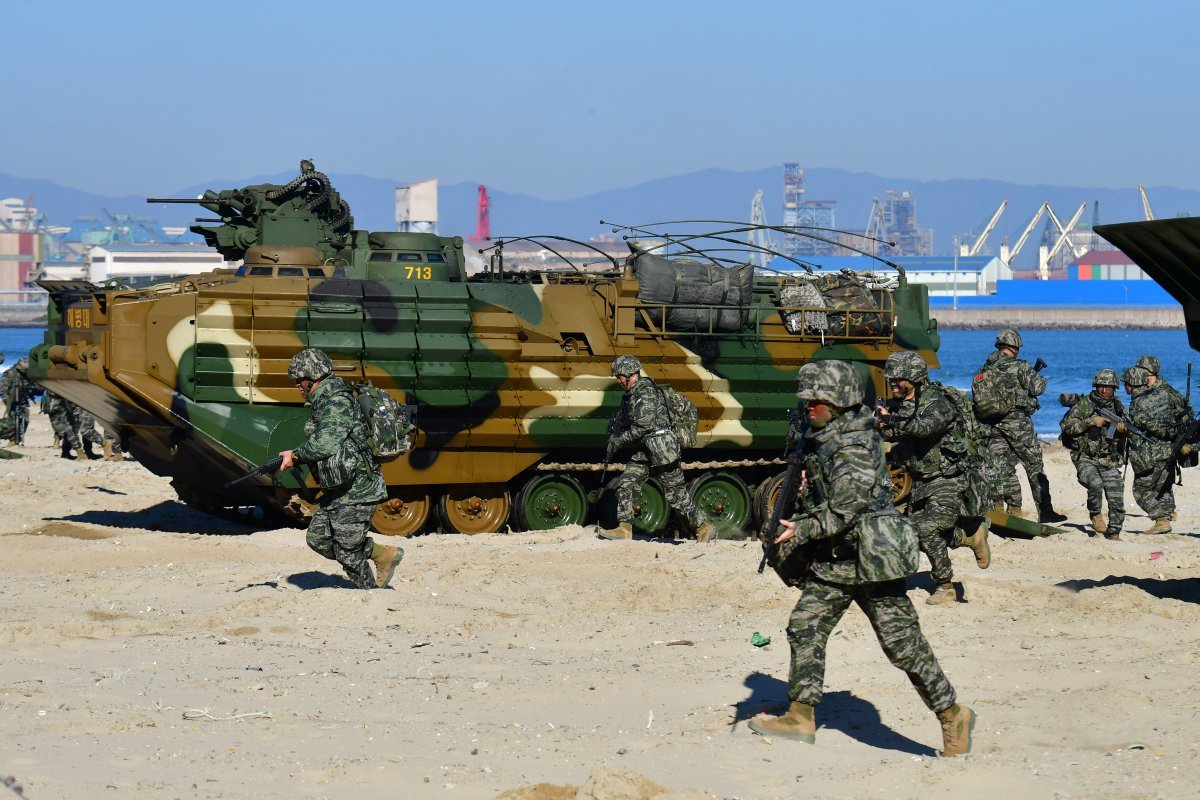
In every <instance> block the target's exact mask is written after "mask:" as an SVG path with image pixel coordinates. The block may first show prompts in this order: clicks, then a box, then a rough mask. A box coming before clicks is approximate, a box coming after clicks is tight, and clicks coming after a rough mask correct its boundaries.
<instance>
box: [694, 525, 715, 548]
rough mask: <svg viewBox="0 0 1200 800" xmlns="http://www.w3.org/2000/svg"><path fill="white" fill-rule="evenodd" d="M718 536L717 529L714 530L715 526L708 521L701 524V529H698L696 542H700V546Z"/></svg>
mask: <svg viewBox="0 0 1200 800" xmlns="http://www.w3.org/2000/svg"><path fill="white" fill-rule="evenodd" d="M716 535H717V529H716V528H714V527H713V524H712V523H711V522H708V521H707V520H706V521H704V522H701V523H700V527H699V528H696V541H697V542H699V543H700V544H704V543H705V542H707V541H709V540H711V539H712V538H713V537H714V536H716Z"/></svg>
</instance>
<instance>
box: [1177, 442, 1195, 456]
mask: <svg viewBox="0 0 1200 800" xmlns="http://www.w3.org/2000/svg"><path fill="white" fill-rule="evenodd" d="M1195 449H1196V448H1195V447H1193V446H1192V445H1190V444H1183V445H1180V446H1179V455H1181V456H1190V455H1191V454H1192V451H1193V450H1195Z"/></svg>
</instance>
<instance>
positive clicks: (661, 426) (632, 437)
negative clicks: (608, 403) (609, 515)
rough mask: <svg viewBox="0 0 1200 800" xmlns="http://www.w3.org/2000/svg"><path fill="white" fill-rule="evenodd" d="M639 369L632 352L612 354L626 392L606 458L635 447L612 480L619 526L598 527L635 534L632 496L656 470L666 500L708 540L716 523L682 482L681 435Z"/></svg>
mask: <svg viewBox="0 0 1200 800" xmlns="http://www.w3.org/2000/svg"><path fill="white" fill-rule="evenodd" d="M641 370H642V363H641V362H640V361H638V360H637V359H636V358H634V357H633V356H617V357H616V358H615V359H613V362H612V374H613V377H614V378H616V381H617V384H618V385H619V386H620V387H621V389H622V390H624V392H625V396H624V397H622V398H621V407H620V408H618V409H617V413H616V415H615V416H614V417H613V425H612V430H611V432H610V434H609V439H608V454H607V459H608V460H609V461H611V460H612V458H613V456H615V455H616V453H617V452H618V451H620V450H623V449H625V448H633V449H634V453H633V455H631V456H630V457H629V461H628V463H626V465H625V471H624V472H622V473H621V475H620V477H618V478H617V479H616V480H615V481H613V491H614V492H615V493H616V496H617V527H615V528H611V529H607V530H601V531H600V537H601V538H602V539H632V538H633V517H634V509H633V498H634V497H636V496H637V493H638V492H639V491H640V490H641V488H642V485H643V484H644V483H645V482H646V479H647V478H649V477H651V476H654V477H655V478H657V479H658V482H659V484H660V485H661V486H662V488H663V494H664V495H665V496H666V499H667V503H669V504H670V506H671V508H672V509H673V510H674V511H675V513H676V514H678V515H679V517H680V519H681V520H682V521H683V522H684V523H685V524H686V525H687V526H688V528H689V531H690V532H694V533H695V535H696V539H697V540H698V541H700V542H707V541H708V540H709V539H711V538H712V536H713V533H714V532H715V529H714V528H713V526H712V523H710V522H709V521H708V520H706V519H705V518H704V515H703V514H702V513H701V512H700V509H698V508H696V502H695V501H694V500H693V499H692V496H691V495H690V494H688V490H687V487H686V486H684V483H683V469H681V468H680V466H679V457H680V447H679V439H678V437H676V435H675V431H674V430H672V429H671V419H670V415H669V414H668V412H667V405H666V402H665V401H664V400H663V396H662V392H660V391H658V388H657V387H656V386H655V384H654V381H653V380H652V379H651V378H650V377H649V376H647V375H642V374H641Z"/></svg>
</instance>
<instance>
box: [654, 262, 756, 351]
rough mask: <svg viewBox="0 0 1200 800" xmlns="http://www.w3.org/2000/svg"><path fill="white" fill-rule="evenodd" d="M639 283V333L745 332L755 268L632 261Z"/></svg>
mask: <svg viewBox="0 0 1200 800" xmlns="http://www.w3.org/2000/svg"><path fill="white" fill-rule="evenodd" d="M631 260H632V261H633V275H634V277H635V278H637V280H638V303H639V304H640V305H641V309H640V313H639V315H638V320H637V324H638V327H640V328H650V327H656V328H659V329H661V330H668V331H680V332H696V333H715V332H721V333H728V332H733V331H740V330H743V329H744V328H745V327H746V321H747V317H748V312H749V306H750V300H751V297H752V295H753V293H754V267H753V266H752V265H750V264H744V265H741V266H734V267H724V266H721V265H719V264H705V263H702V262H700V261H694V260H692V259H687V258H671V259H668V258H665V257H663V256H659V255H655V254H653V253H637V254H636V255H635V256H632V257H631Z"/></svg>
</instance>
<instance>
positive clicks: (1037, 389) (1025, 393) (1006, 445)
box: [973, 328, 1067, 522]
mask: <svg viewBox="0 0 1200 800" xmlns="http://www.w3.org/2000/svg"><path fill="white" fill-rule="evenodd" d="M1020 350H1021V334H1019V333H1017V331H1015V330H1013V329H1012V328H1006V329H1004V330H1002V331H1000V333H999V334H998V335H997V336H996V349H995V351H993V352H992V353H991V355H989V356H988V357H987V360H986V361H985V362H984V365H983V367H981V368H980V372H979V374H978V375H976V376H975V383H974V387H973V389H974V393H975V403H976V409H977V410H978V409H979V408H980V399H981V395H982V394H983V391H982V390H983V389H984V387H986V386H989V385H992V386H995V392H996V393H998V394H1000V395H1001V398H1000V399H1001V400H1002V401H1003V402H1002V407H1005V408H1007V410H1006V411H1003V412H1001V413H999V414H996V415H994V416H990V415H988V414H982V413H981V414H980V415H979V417H980V421H981V422H983V423H984V424H985V425H987V426H988V428H989V432H988V443H987V446H988V449H989V450H991V451H992V453H994V454H995V455H996V456H997V458H999V459H1000V460H1001V461H1002V462H1003V463H1004V464H1005V465H1006V467H1007V469H1006V470H1005V472H1006V474H1007V475H1008V482H1007V484H1006V485H1005V487H1004V489H1003V491H1002V493H1001V494H1000V496H998V497H995V498H993V500H994V501H995V506H996V507H997V508H999V507H1000V503H1006V504H1007V506H1008V509H1007V510H1008V513H1010V514H1015V515H1017V516H1020V515H1021V484H1020V482H1019V481H1018V480H1017V464H1021V465H1022V466H1023V467H1024V468H1025V475H1026V477H1027V478H1028V479H1029V494H1030V496H1031V498H1032V500H1033V506H1034V509H1035V511H1036V513H1037V518H1038V521H1039V522H1062V521H1063V520H1065V519H1066V518H1067V517H1066V515H1065V514H1059V513H1058V512H1057V511H1055V510H1054V506H1053V504H1052V502H1051V500H1050V481H1049V480H1048V479H1047V478H1046V472H1045V467H1044V465H1043V463H1042V443H1041V442H1039V441H1038V438H1037V434H1036V433H1034V430H1033V420H1032V416H1033V413H1034V412H1035V411H1037V410H1038V408H1039V404H1038V396H1039V395H1040V394H1041V393H1042V392H1044V391H1046V379H1045V378H1044V377H1042V376H1041V375H1040V374H1039V373H1038V371H1037V370H1035V369H1034V368H1033V367H1032V366H1030V364H1029V362H1028V361H1026V360H1024V359H1022V358H1018V357H1017V353H1019V352H1020ZM989 371H990V372H991V373H992V374H993V375H995V376H996V378H997V380H995V381H994V382H993V381H990V380H988V378H990V377H992V376H991V375H988V374H987V373H989Z"/></svg>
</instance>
